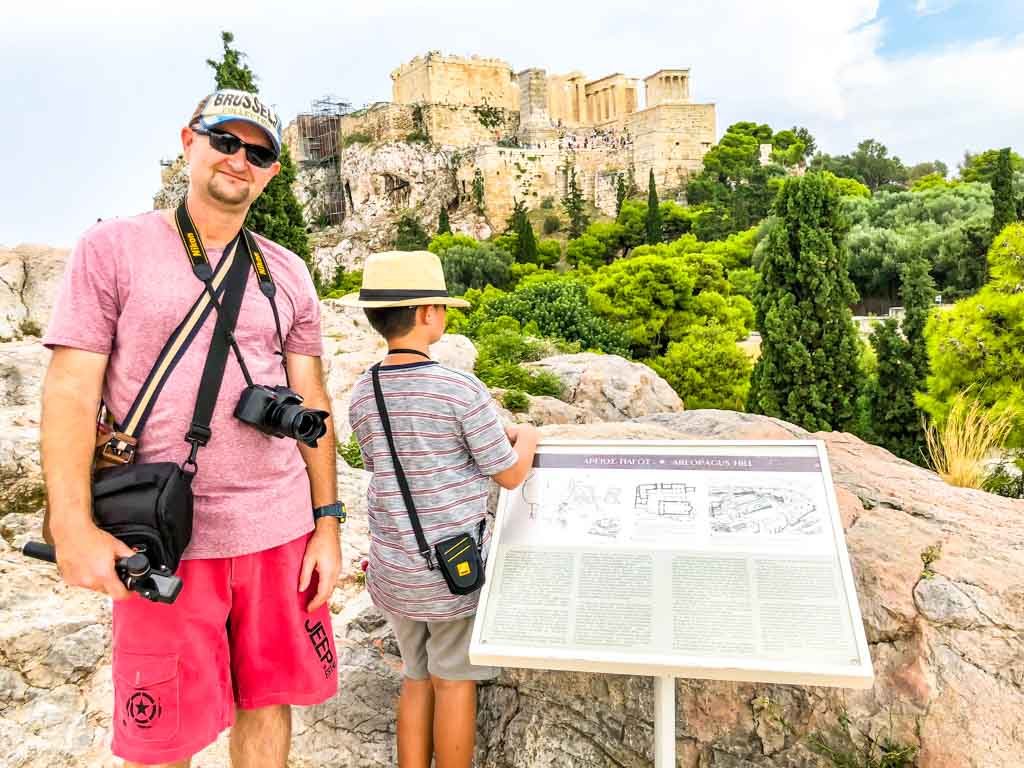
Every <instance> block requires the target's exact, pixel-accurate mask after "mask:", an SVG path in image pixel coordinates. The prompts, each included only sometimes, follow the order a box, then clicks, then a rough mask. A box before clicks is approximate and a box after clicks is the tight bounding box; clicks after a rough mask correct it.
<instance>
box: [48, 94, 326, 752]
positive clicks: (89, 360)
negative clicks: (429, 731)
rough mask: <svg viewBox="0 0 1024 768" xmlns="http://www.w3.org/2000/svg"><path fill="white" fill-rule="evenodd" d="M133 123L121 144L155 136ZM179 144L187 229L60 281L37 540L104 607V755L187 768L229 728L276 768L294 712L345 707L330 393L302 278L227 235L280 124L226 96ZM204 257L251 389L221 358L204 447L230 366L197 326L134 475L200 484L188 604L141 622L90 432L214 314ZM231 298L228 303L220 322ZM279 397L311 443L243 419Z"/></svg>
mask: <svg viewBox="0 0 1024 768" xmlns="http://www.w3.org/2000/svg"><path fill="white" fill-rule="evenodd" d="M126 118H127V115H121V116H116V115H115V116H111V117H110V119H111V120H113V121H114V122H117V121H118V120H123V119H126ZM136 118H139V119H136V120H135V122H134V127H133V130H135V131H151V130H152V126H148V125H147V122H146V120H145V118H144V116H142V117H140V116H139V115H136ZM181 143H182V149H183V152H184V155H185V158H186V159H187V160H188V167H189V188H188V193H187V196H186V197H185V201H184V203H183V205H184V206H185V207H184V208H179V209H178V210H177V211H174V210H164V211H153V212H150V213H143V214H141V215H138V216H134V217H130V218H119V219H116V220H109V221H106V222H103V223H100V224H97V225H95V226H93V227H92V228H91V229H89V230H88V231H87V232H86V233H85V234H84V235H83V236H82V238H81V239H80V240H79V241H78V244H77V245H76V247H75V249H74V252H73V253H72V255H71V258H70V261H69V263H68V266H67V271H66V273H65V279H64V284H63V287H62V289H61V292H60V295H59V297H58V299H57V302H56V304H55V306H54V312H53V317H52V320H51V322H50V326H49V328H48V330H47V333H46V336H45V338H44V343H45V344H46V346H47V347H49V348H51V349H52V350H53V357H52V360H51V362H50V366H49V370H48V372H47V374H46V381H45V385H44V391H43V417H42V462H43V469H44V474H45V481H46V487H47V495H48V520H47V527H48V534H47V535H48V537H49V538H50V540H51V541H52V542H53V543H54V544H55V547H56V552H57V562H58V566H59V568H60V572H61V574H62V575H63V578H64V580H65V581H66V582H67V583H68V584H71V585H76V586H82V587H88V588H90V589H94V590H97V591H100V592H105V593H107V594H108V595H110V597H112V598H113V599H114V605H113V677H114V712H113V718H112V723H111V725H112V729H113V745H112V748H113V752H114V754H116V755H118V756H120V757H122V758H124V759H125V760H126V761H128V762H127V763H126V764H127V765H129V766H137V765H171V766H187V765H189V762H190V757H191V756H192V755H194V754H195V753H197V752H199V751H200V750H202V749H203V748H204V747H206V746H207V745H209V744H211V743H212V742H214V741H215V740H216V738H217V735H218V734H219V733H220V732H221V731H222V730H224V729H226V728H228V727H229V726H233V727H232V731H231V738H230V750H231V758H232V765H233V766H234V768H257V766H258V767H259V768H285V766H286V765H287V762H288V752H289V746H290V741H291V714H290V705H292V704H299V705H311V704H317V703H319V702H323V701H324V700H326V699H328V698H330V697H331V696H332V695H334V693H335V691H336V690H337V660H336V655H335V651H334V641H333V633H332V630H331V622H330V613H329V610H328V606H327V600H328V597H329V596H330V595H331V592H332V590H333V587H334V585H335V582H336V580H337V577H338V573H339V570H340V566H341V548H340V535H339V526H340V523H341V522H343V520H344V515H343V508H342V507H341V506H340V504H338V503H337V502H338V497H337V488H336V482H337V481H336V475H335V461H336V459H335V439H334V432H333V429H332V427H331V422H332V420H331V419H330V418H329V417H328V416H329V411H330V399H329V397H328V396H327V394H326V392H325V390H324V385H323V381H322V369H321V363H320V355H321V351H322V347H321V337H320V306H319V302H318V299H317V294H316V291H315V289H314V287H313V281H312V279H311V278H310V274H309V271H308V270H307V268H306V266H305V265H304V264H303V262H302V261H301V259H300V258H299V257H298V256H296V255H295V254H294V253H292V252H291V251H288V250H287V249H285V248H283V247H281V246H280V245H277V244H276V243H273V242H271V241H270V240H267V239H265V238H262V237H259V236H251V237H249V238H247V237H245V236H243V235H240V231H241V230H242V224H243V222H244V221H245V217H246V213H247V212H248V210H249V206H250V205H252V203H253V201H254V200H255V199H256V198H257V196H258V195H259V194H260V193H261V192H262V191H263V190H264V188H265V187H266V186H267V184H268V182H270V180H271V179H272V178H273V177H274V176H275V175H276V174H277V173H278V171H279V170H280V168H281V165H280V163H279V162H278V157H279V153H280V150H281V123H280V120H279V119H278V117H277V115H276V114H275V113H274V112H273V111H272V110H271V109H270V108H269V107H267V106H266V103H265V102H263V101H262V100H261V99H260V98H259V97H257V96H255V95H253V94H248V93H241V92H238V91H218V92H216V93H214V94H211V95H210V96H208V97H206V98H204V99H203V100H202V101H201V102H200V103H199V106H198V107H197V108H196V110H195V112H194V114H193V115H192V117H191V118H190V119H189V121H188V123H187V125H186V126H185V127H184V128H182V129H181ZM189 217H190V219H189ZM183 221H184V222H185V224H184V225H183V224H182V222H183ZM179 227H184V228H183V229H182V230H181V231H179ZM194 237H198V241H197V240H194V239H190V238H194ZM187 243H188V244H187ZM200 243H201V245H202V246H204V247H205V253H206V256H207V257H208V263H209V266H210V267H212V270H213V274H214V275H219V276H220V277H221V278H223V283H227V284H229V285H231V286H234V290H233V291H232V292H231V295H233V296H234V297H235V306H237V301H238V300H239V297H240V301H241V307H240V309H236V310H235V311H236V312H237V313H238V317H237V325H236V327H235V331H234V338H235V339H236V341H237V345H238V352H239V353H240V355H241V357H242V360H243V361H244V364H245V365H246V368H247V370H248V375H249V376H251V379H252V381H251V382H250V381H248V380H247V378H248V377H246V376H243V372H242V368H241V364H240V363H239V362H238V360H237V359H236V357H235V355H234V354H232V355H230V356H228V357H227V360H226V365H225V367H224V372H223V377H222V379H221V380H220V389H219V393H218V394H216V395H215V397H216V399H215V400H214V401H213V403H214V407H213V410H212V417H211V418H209V419H208V421H207V423H208V431H207V430H206V429H205V428H203V419H199V420H198V422H197V421H196V419H195V417H194V410H195V411H196V412H198V410H199V409H198V408H197V407H196V403H197V391H198V390H199V389H200V380H201V378H203V374H204V369H205V368H206V361H207V358H208V353H209V355H210V358H211V359H214V358H215V355H214V354H213V353H212V352H211V347H216V344H215V343H214V341H213V338H214V333H215V327H216V332H217V333H218V334H220V336H219V337H218V338H219V341H220V342H222V343H223V344H224V345H225V347H226V346H227V345H228V344H229V340H228V337H227V336H225V335H224V330H223V329H222V328H221V327H220V326H218V325H217V322H218V321H217V313H216V312H210V313H209V314H208V315H206V316H205V317H204V318H203V319H202V320H197V321H196V323H195V325H196V327H197V330H196V332H195V334H194V336H193V337H192V338H191V340H189V341H187V342H186V343H184V345H183V347H182V348H179V349H177V350H176V357H175V358H174V363H173V365H174V367H173V371H172V372H171V373H170V375H169V376H168V377H167V378H166V382H165V385H164V386H163V388H162V389H161V390H160V391H159V393H158V394H156V395H155V399H154V400H153V401H152V409H151V411H149V414H148V419H147V420H146V422H145V427H144V428H143V429H142V431H141V433H140V434H139V435H138V443H137V448H135V450H136V451H137V455H136V456H135V463H136V464H139V465H151V466H157V465H156V462H174V463H176V464H179V465H182V467H183V468H185V469H186V471H195V475H194V479H193V480H192V484H191V487H192V491H193V493H194V513H195V514H194V523H193V525H192V532H191V542H190V544H189V545H188V548H187V549H185V550H184V553H183V559H182V560H181V563H180V566H179V567H178V570H177V575H178V576H179V577H181V579H182V581H183V583H184V588H183V590H182V591H181V593H180V595H179V596H178V598H177V600H176V601H175V602H173V603H172V604H160V603H151V602H149V601H147V600H144V599H142V598H140V597H139V596H138V595H136V594H134V593H132V592H128V591H126V589H125V586H124V585H123V584H122V582H121V581H120V580H119V579H118V577H117V575H116V573H115V568H114V563H115V559H117V558H119V557H126V556H128V555H131V554H132V550H131V549H129V548H128V546H126V544H125V543H124V542H123V541H121V540H120V539H118V538H115V537H114V536H113V535H110V534H109V533H107V532H105V531H104V530H101V529H100V528H98V527H97V525H95V524H94V522H93V518H92V515H91V511H92V504H91V495H90V463H91V461H92V458H93V449H94V447H95V445H96V435H97V425H96V413H97V408H98V406H99V404H100V399H101V394H102V400H103V401H104V403H105V405H106V408H107V409H108V411H109V413H110V414H111V415H112V416H113V418H114V420H115V431H117V430H130V429H131V426H130V425H127V426H126V425H125V424H124V422H122V421H120V420H122V419H124V418H125V415H126V413H128V412H129V410H130V409H131V408H132V405H133V402H134V401H135V398H136V396H137V395H139V393H140V391H141V390H142V388H143V384H144V383H145V382H146V379H147V375H148V374H149V373H150V371H151V368H152V367H153V366H154V363H155V362H156V361H157V360H158V358H159V359H163V354H162V350H163V348H164V345H165V343H167V342H168V339H169V338H175V335H176V333H177V332H178V329H179V324H183V323H186V322H187V321H186V317H189V318H193V319H195V318H196V317H197V316H196V315H195V313H194V312H193V308H194V307H197V306H206V304H205V302H206V299H205V298H204V296H205V295H206V293H205V290H204V283H203V282H201V280H202V275H201V274H200V273H201V272H202V271H203V270H202V269H198V270H197V272H195V273H194V272H193V265H192V263H191V262H192V260H194V259H197V258H198V255H199V254H200V253H201V249H200V248H199V244H200ZM225 254H227V255H225ZM222 256H224V258H223V259H222ZM229 265H230V267H231V268H230V269H229ZM236 270H237V271H236ZM267 271H269V276H267V275H266V272H267ZM225 275H227V276H226V277H225ZM268 277H269V279H270V280H272V285H270V284H269V283H268V282H267V280H268ZM229 281H233V282H230V283H229ZM213 284H214V283H213V281H212V279H211V280H210V281H209V282H208V283H207V285H213ZM268 286H269V287H270V288H274V291H267V289H268ZM261 289H263V290H261ZM268 292H269V293H273V294H274V296H273V301H271V300H270V298H269V296H268ZM228 293H229V292H228V289H227V288H225V290H224V291H223V292H222V293H221V294H220V300H221V302H222V303H223V304H224V305H225V306H226V305H228V303H229V300H228V298H226V297H227V296H228ZM200 302H203V304H202V305H201V304H200ZM278 324H279V328H278ZM204 381H205V380H204ZM286 382H287V384H288V386H290V387H291V389H292V390H294V391H295V392H297V393H298V394H299V395H301V397H302V398H304V403H303V407H305V408H308V409H318V410H319V411H320V412H327V414H326V415H325V414H324V413H321V414H320V416H319V417H317V418H314V419H313V421H312V422H310V423H311V424H313V423H315V425H316V427H317V432H318V434H319V435H320V437H319V440H317V439H315V436H309V435H307V436H306V437H305V438H303V441H304V442H305V444H300V443H299V438H298V437H296V436H295V435H290V436H284V437H283V439H281V438H279V437H275V436H272V435H271V434H267V433H264V431H262V430H263V427H259V428H258V427H257V426H254V424H253V422H252V421H250V422H249V423H246V422H244V421H243V420H242V418H241V417H239V418H236V417H235V415H234V413H235V408H236V405H238V404H240V402H241V401H240V396H242V394H243V391H246V392H247V393H250V394H251V392H249V390H248V389H247V386H248V384H250V383H254V384H256V385H264V386H266V387H275V386H278V385H284V384H286ZM216 391H217V390H214V392H216ZM324 418H326V424H324V423H323V422H322V420H323V419H324ZM318 419H319V420H318ZM197 424H198V427H197ZM324 429H326V432H324ZM186 435H187V437H186ZM186 440H187V441H189V442H190V443H191V447H190V445H189V442H186ZM129 447H131V445H130V444H129V443H128V442H125V441H121V442H120V443H118V444H117V447H116V448H115V449H112V451H113V453H114V454H116V455H119V456H120V455H124V454H125V452H126V451H127V450H128V448H129ZM192 460H194V463H193V461H192ZM164 466H166V464H165V465H164ZM122 535H126V534H124V533H122ZM150 554H153V553H150Z"/></svg>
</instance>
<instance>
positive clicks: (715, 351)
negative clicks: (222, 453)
mask: <svg viewBox="0 0 1024 768" xmlns="http://www.w3.org/2000/svg"><path fill="white" fill-rule="evenodd" d="M647 362H648V364H649V365H650V366H651V368H653V369H654V370H655V371H657V373H658V374H659V375H660V376H661V377H662V378H664V379H665V381H667V382H668V383H669V386H671V387H672V389H674V390H675V391H676V392H677V393H678V394H679V396H680V397H681V398H682V399H683V403H684V404H685V405H686V408H687V409H688V410H693V409H695V408H723V409H726V410H733V411H741V410H743V404H744V402H745V401H746V399H747V391H748V390H749V388H750V370H751V368H752V363H751V361H750V357H749V356H748V355H747V354H746V353H745V352H744V351H743V350H742V349H740V347H739V346H737V344H736V334H735V333H734V332H732V331H731V330H729V329H728V328H723V327H722V326H720V325H716V324H712V325H697V326H694V327H693V328H692V329H691V330H690V331H689V332H688V333H687V334H686V335H685V336H683V338H682V339H681V340H680V341H674V342H672V343H671V344H669V345H668V351H667V352H666V353H665V354H664V355H662V356H660V357H656V358H654V359H653V360H648V361H647Z"/></svg>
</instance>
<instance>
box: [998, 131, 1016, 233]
mask: <svg viewBox="0 0 1024 768" xmlns="http://www.w3.org/2000/svg"><path fill="white" fill-rule="evenodd" d="M1016 220H1017V200H1016V197H1015V196H1014V194H1013V168H1012V166H1011V161H1010V148H1009V147H1006V148H1005V149H1001V150H999V159H998V160H997V161H996V172H995V175H993V176H992V236H993V237H995V236H996V235H998V234H999V233H1000V232H1002V231H1003V228H1004V227H1005V226H1006V225H1007V224H1010V223H1012V222H1014V221H1016Z"/></svg>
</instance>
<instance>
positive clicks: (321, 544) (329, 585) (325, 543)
mask: <svg viewBox="0 0 1024 768" xmlns="http://www.w3.org/2000/svg"><path fill="white" fill-rule="evenodd" d="M339 527H340V526H339V523H338V519H337V518H335V517H321V518H320V519H319V520H317V521H316V530H315V531H313V535H312V536H310V537H309V541H308V542H307V543H306V554H305V555H303V557H302V573H301V574H300V576H299V592H305V591H306V590H307V589H309V582H310V581H311V580H312V578H313V571H314V570H315V571H316V573H317V577H318V581H317V586H316V595H315V596H314V597H313V599H312V600H311V601H310V603H309V605H308V606H307V607H306V610H307V611H308V612H309V613H312V612H313V611H315V610H316V609H317V608H319V607H320V606H321V605H323V604H324V603H326V602H327V598H329V597H330V596H331V592H333V591H334V585H335V584H336V583H337V581H338V576H339V575H340V574H341V536H340V535H339Z"/></svg>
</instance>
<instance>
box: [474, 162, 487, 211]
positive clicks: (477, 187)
mask: <svg viewBox="0 0 1024 768" xmlns="http://www.w3.org/2000/svg"><path fill="white" fill-rule="evenodd" d="M473 205H474V206H475V207H476V212H477V213H481V214H482V213H483V212H484V174H483V171H481V170H480V169H479V168H477V169H475V170H474V171H473Z"/></svg>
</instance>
